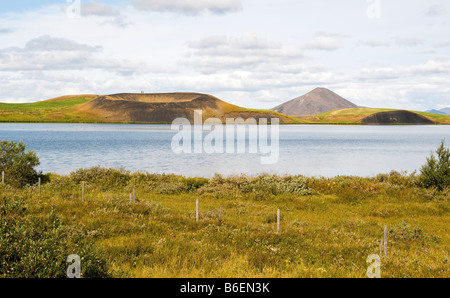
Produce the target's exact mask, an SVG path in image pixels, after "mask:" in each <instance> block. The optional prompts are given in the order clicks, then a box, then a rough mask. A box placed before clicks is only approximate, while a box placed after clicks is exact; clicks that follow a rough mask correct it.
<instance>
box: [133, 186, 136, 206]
mask: <svg viewBox="0 0 450 298" xmlns="http://www.w3.org/2000/svg"><path fill="white" fill-rule="evenodd" d="M133 203H136V190H135V189H134V188H133Z"/></svg>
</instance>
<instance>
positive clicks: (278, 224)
mask: <svg viewBox="0 0 450 298" xmlns="http://www.w3.org/2000/svg"><path fill="white" fill-rule="evenodd" d="M280 217H281V216H280V209H278V210H277V233H280Z"/></svg>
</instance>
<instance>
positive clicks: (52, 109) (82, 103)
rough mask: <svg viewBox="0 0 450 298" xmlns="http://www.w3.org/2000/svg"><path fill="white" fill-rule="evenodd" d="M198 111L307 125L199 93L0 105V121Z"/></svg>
mask: <svg viewBox="0 0 450 298" xmlns="http://www.w3.org/2000/svg"><path fill="white" fill-rule="evenodd" d="M198 109H200V110H202V111H203V120H206V119H207V118H211V117H216V118H219V119H221V120H222V121H223V122H225V120H226V118H238V117H242V118H244V119H248V118H256V119H258V118H267V119H270V118H279V119H280V123H282V124H296V123H305V121H304V120H301V119H298V118H296V117H290V116H286V115H283V114H280V113H276V112H273V111H270V110H256V109H246V108H242V107H238V106H235V105H232V104H229V103H227V102H224V101H222V100H220V99H218V98H215V97H213V96H211V95H207V94H198V93H165V94H125V93H124V94H115V95H108V96H101V95H73V96H64V97H58V98H54V99H50V100H46V101H40V102H35V103H24V104H9V103H0V122H42V123H46V122H49V123H172V121H173V120H174V119H176V118H180V117H183V118H188V119H189V120H191V121H193V119H192V118H193V114H194V110H198Z"/></svg>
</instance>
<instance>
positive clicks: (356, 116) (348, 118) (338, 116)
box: [302, 108, 450, 124]
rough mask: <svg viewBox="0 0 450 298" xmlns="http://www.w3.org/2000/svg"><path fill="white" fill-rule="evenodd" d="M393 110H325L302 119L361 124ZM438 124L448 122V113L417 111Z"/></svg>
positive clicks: (318, 121) (326, 122) (324, 122)
mask: <svg viewBox="0 0 450 298" xmlns="http://www.w3.org/2000/svg"><path fill="white" fill-rule="evenodd" d="M389 111H395V109H374V108H352V109H343V110H336V111H331V112H326V113H322V114H318V115H313V116H304V117H302V118H303V119H304V120H306V121H309V122H311V123H315V124H362V123H360V121H361V120H362V119H363V118H365V117H368V116H370V115H373V114H375V113H381V112H389ZM410 112H413V113H417V114H419V115H422V116H425V117H427V118H429V119H431V120H432V121H434V122H437V123H439V124H450V115H440V114H432V113H425V112H417V111H410Z"/></svg>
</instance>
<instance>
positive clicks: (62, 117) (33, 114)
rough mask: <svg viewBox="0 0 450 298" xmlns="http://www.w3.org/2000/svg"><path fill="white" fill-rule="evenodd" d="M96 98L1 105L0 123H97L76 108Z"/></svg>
mask: <svg viewBox="0 0 450 298" xmlns="http://www.w3.org/2000/svg"><path fill="white" fill-rule="evenodd" d="M95 97H96V95H77V96H64V97H61V98H57V99H54V100H47V101H39V102H34V103H20V104H12V103H0V122H35V123H46V122H48V123H54V122H58V123H78V122H97V121H96V119H94V118H92V117H89V116H87V115H83V114H81V113H79V112H78V111H77V110H76V106H78V105H80V104H83V103H86V102H88V101H90V100H92V99H93V98H95Z"/></svg>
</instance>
